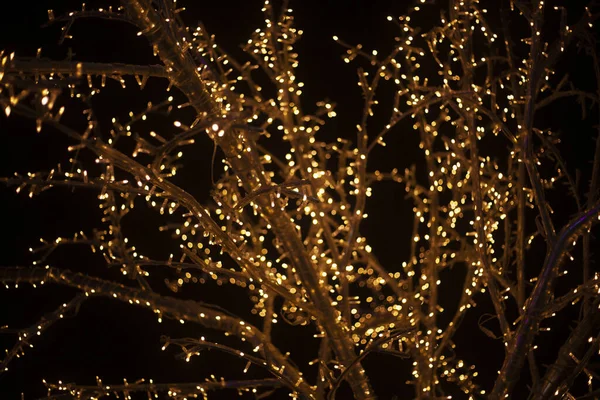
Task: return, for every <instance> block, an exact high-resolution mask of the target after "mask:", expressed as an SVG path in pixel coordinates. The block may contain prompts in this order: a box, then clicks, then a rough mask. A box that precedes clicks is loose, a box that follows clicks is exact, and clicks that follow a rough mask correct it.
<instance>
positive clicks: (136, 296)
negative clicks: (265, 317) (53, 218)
mask: <svg viewBox="0 0 600 400" xmlns="http://www.w3.org/2000/svg"><path fill="white" fill-rule="evenodd" d="M0 282H4V283H21V282H25V283H31V284H36V283H48V282H52V283H58V284H61V285H66V286H70V287H73V288H76V289H79V290H81V291H83V292H84V293H85V294H86V295H95V296H105V297H110V298H114V299H117V300H119V301H123V302H128V303H129V304H133V305H139V306H142V307H147V308H149V309H151V310H153V311H154V312H155V313H159V314H160V315H164V316H168V317H170V318H174V319H176V320H181V321H189V322H194V323H198V324H200V325H202V326H205V327H207V328H212V329H217V330H220V331H223V332H228V333H230V334H233V335H236V336H237V337H239V338H240V339H242V340H245V341H248V343H250V344H251V345H252V346H254V347H257V348H258V349H260V350H259V351H261V352H262V353H268V355H269V357H270V359H271V365H270V367H271V368H273V369H275V370H276V371H280V373H281V374H283V375H285V376H286V377H287V379H288V380H289V382H293V383H294V385H296V386H295V387H294V388H293V390H298V391H300V392H301V393H303V394H305V395H307V396H308V397H309V398H310V397H312V389H310V387H309V386H308V385H307V384H306V383H305V381H304V379H303V378H302V375H301V374H300V373H299V372H298V371H297V369H296V368H295V367H294V366H292V365H290V364H289V362H288V361H287V360H286V358H285V357H284V356H283V355H282V354H280V353H279V351H278V350H277V349H276V348H275V347H274V346H273V345H271V344H270V343H269V342H266V341H265V340H264V338H263V334H262V332H261V331H260V330H259V329H257V328H255V327H253V326H252V325H250V324H248V323H246V322H244V321H243V320H241V319H239V318H237V317H234V316H232V315H230V314H224V313H223V312H222V311H220V307H219V308H214V307H213V306H211V305H210V304H206V303H199V302H196V301H192V300H179V299H176V298H172V297H166V296H160V295H157V294H154V293H151V292H147V291H143V290H138V289H134V288H130V287H127V286H123V285H121V284H119V283H113V282H109V281H104V280H102V279H98V278H93V277H90V276H87V275H83V274H80V273H73V272H71V271H67V270H58V269H55V268H40V267H33V268H25V267H13V268H10V267H5V268H2V269H0ZM263 346H264V348H263Z"/></svg>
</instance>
